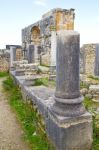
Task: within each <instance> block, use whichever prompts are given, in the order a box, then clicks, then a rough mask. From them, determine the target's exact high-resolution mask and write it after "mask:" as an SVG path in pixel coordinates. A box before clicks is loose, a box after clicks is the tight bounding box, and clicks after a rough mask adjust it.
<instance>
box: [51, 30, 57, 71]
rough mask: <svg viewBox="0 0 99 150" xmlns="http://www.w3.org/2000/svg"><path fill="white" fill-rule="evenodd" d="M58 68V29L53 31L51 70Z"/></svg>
mask: <svg viewBox="0 0 99 150" xmlns="http://www.w3.org/2000/svg"><path fill="white" fill-rule="evenodd" d="M55 69H56V31H51V58H50V70H51V72H53V70H55Z"/></svg>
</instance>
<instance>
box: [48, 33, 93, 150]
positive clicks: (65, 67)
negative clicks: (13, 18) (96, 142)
mask: <svg viewBox="0 0 99 150" xmlns="http://www.w3.org/2000/svg"><path fill="white" fill-rule="evenodd" d="M79 37H80V36H79V34H78V33H77V32H75V31H59V32H58V33H57V42H56V43H57V57H56V91H55V96H54V98H53V104H52V105H51V106H50V107H49V114H48V118H47V119H46V124H47V132H48V135H49V137H50V139H52V142H53V143H54V145H55V147H56V150H91V149H92V116H91V115H90V113H88V112H87V111H86V110H85V108H84V106H83V104H82V101H83V97H82V96H81V94H80V89H79V53H80V39H79Z"/></svg>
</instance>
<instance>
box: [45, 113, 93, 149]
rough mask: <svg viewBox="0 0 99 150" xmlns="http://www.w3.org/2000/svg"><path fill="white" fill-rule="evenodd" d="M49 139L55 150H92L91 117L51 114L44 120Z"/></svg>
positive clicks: (86, 115)
mask: <svg viewBox="0 0 99 150" xmlns="http://www.w3.org/2000/svg"><path fill="white" fill-rule="evenodd" d="M46 127H47V132H48V135H49V138H50V139H51V141H52V142H53V144H54V145H55V147H56V150H92V116H91V114H90V113H88V112H86V113H85V114H84V115H82V116H79V117H72V118H69V117H62V116H58V115H56V114H53V113H52V112H49V116H48V118H47V119H46Z"/></svg>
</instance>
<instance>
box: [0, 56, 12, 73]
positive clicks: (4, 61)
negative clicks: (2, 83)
mask: <svg viewBox="0 0 99 150" xmlns="http://www.w3.org/2000/svg"><path fill="white" fill-rule="evenodd" d="M9 66H10V64H9V58H6V56H5V55H0V72H4V71H8V70H9Z"/></svg>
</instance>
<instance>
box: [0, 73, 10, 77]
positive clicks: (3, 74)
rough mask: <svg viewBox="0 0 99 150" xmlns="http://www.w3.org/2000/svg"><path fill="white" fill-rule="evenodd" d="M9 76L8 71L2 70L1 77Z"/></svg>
mask: <svg viewBox="0 0 99 150" xmlns="http://www.w3.org/2000/svg"><path fill="white" fill-rule="evenodd" d="M6 76H8V72H0V78H1V77H6Z"/></svg>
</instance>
